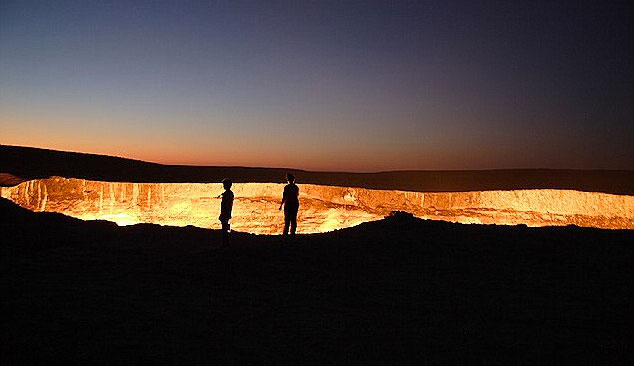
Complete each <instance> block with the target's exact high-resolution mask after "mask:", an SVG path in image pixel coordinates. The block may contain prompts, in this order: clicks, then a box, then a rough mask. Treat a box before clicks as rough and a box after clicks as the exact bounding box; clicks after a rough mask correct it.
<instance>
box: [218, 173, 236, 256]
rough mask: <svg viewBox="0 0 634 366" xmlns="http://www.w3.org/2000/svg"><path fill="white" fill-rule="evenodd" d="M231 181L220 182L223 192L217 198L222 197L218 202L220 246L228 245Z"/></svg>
mask: <svg viewBox="0 0 634 366" xmlns="http://www.w3.org/2000/svg"><path fill="white" fill-rule="evenodd" d="M232 184H233V182H231V179H229V178H226V179H224V180H223V181H222V185H223V187H225V191H224V192H222V193H221V194H220V195H219V196H218V197H220V196H222V201H221V202H220V217H218V219H219V220H220V223H221V224H222V244H223V245H228V244H229V232H230V230H231V225H229V220H231V209H232V208H233V192H232V191H231V185H232Z"/></svg>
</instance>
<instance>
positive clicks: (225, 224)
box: [221, 220, 231, 245]
mask: <svg viewBox="0 0 634 366" xmlns="http://www.w3.org/2000/svg"><path fill="white" fill-rule="evenodd" d="M221 223H222V243H223V245H227V244H229V231H230V230H231V225H229V220H226V221H221Z"/></svg>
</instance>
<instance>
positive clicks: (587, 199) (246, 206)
mask: <svg viewBox="0 0 634 366" xmlns="http://www.w3.org/2000/svg"><path fill="white" fill-rule="evenodd" d="M283 187H284V184H279V183H235V184H234V186H233V187H232V190H233V192H234V194H235V201H234V206H233V218H232V220H231V226H232V229H234V230H238V231H243V232H250V233H255V234H277V233H281V231H282V227H283V225H284V219H283V213H282V212H281V211H279V210H278V208H279V204H280V200H281V195H282V190H283ZM222 191H223V189H222V186H221V184H219V183H126V182H103V181H92V180H84V179H75V178H63V177H52V178H48V179H35V180H29V181H25V182H22V183H20V184H17V185H15V186H12V187H0V195H1V196H2V197H4V198H7V199H9V200H11V201H13V202H15V203H17V204H18V205H20V206H22V207H25V208H27V209H29V210H32V211H48V212H58V213H62V214H65V215H68V216H72V217H76V218H79V219H83V220H108V221H113V222H116V223H117V224H119V225H130V224H137V223H154V224H160V225H172V226H187V225H193V226H197V227H202V228H212V229H219V228H220V222H219V221H218V216H219V213H220V212H219V211H220V199H219V198H217V196H218V195H219V194H220V193H221V192H222ZM392 211H406V212H409V213H412V214H413V215H414V216H416V217H420V218H424V219H433V220H444V221H449V222H457V223H465V224H498V225H517V224H525V225H528V226H562V225H577V226H584V227H595V228H603V229H634V196H629V195H616V194H609V193H599V192H582V191H576V190H561V189H521V190H489V191H468V192H411V191H399V190H379V189H365V188H352V187H338V186H325V185H315V184H300V211H299V215H298V232H299V233H320V232H327V231H332V230H336V229H342V228H346V227H351V226H355V225H358V224H360V223H362V222H367V221H373V220H378V219H381V218H383V217H385V216H387V215H389V214H390V213H391V212H392Z"/></svg>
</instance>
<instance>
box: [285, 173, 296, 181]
mask: <svg viewBox="0 0 634 366" xmlns="http://www.w3.org/2000/svg"><path fill="white" fill-rule="evenodd" d="M286 180H287V181H288V182H289V183H295V176H294V175H293V174H291V173H288V174H286Z"/></svg>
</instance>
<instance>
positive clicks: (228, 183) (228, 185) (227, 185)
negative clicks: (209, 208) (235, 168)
mask: <svg viewBox="0 0 634 366" xmlns="http://www.w3.org/2000/svg"><path fill="white" fill-rule="evenodd" d="M232 184H233V182H232V181H231V179H229V178H225V179H223V180H222V186H223V187H225V189H229V188H231V185H232Z"/></svg>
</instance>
